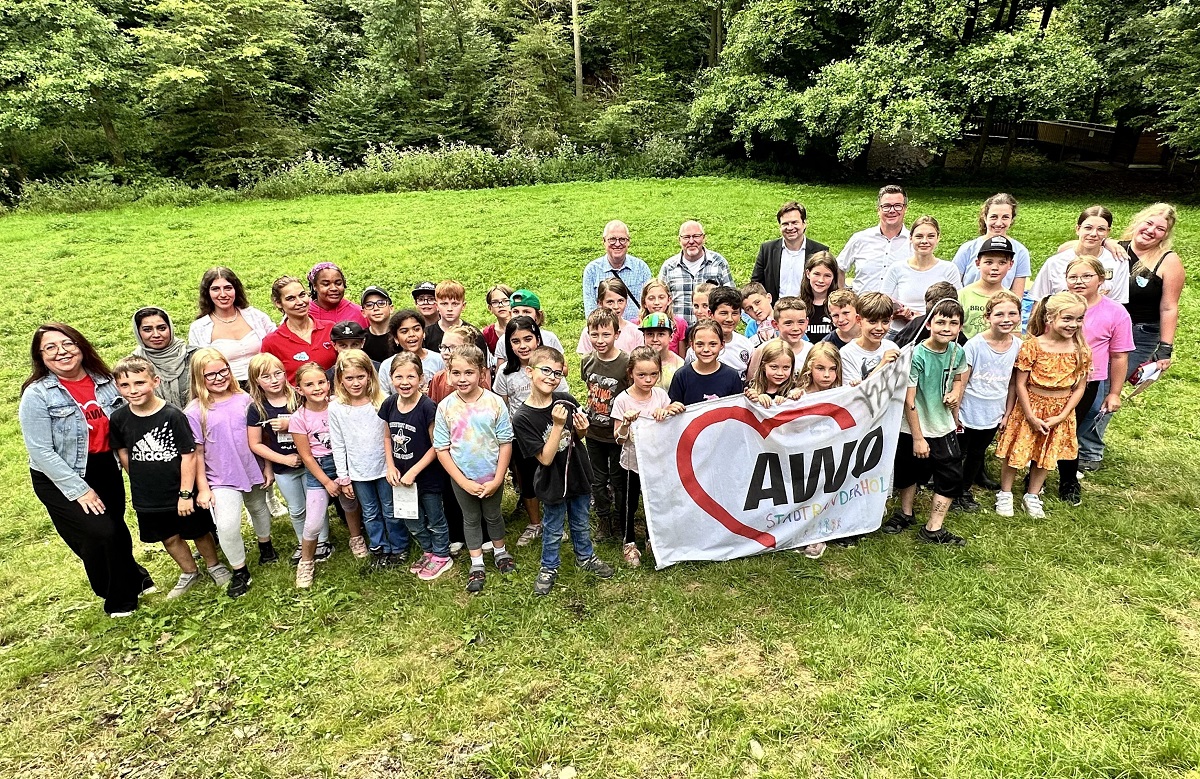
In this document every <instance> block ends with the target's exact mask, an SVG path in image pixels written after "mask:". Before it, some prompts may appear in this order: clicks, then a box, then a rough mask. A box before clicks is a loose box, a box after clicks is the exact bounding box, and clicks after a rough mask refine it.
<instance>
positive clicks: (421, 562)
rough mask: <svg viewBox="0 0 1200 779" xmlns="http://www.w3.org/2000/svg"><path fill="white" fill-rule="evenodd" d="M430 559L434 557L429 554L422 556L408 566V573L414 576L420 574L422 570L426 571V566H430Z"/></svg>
mask: <svg viewBox="0 0 1200 779" xmlns="http://www.w3.org/2000/svg"><path fill="white" fill-rule="evenodd" d="M430 557H433V555H432V554H431V553H429V552H425V553H424V554H422V555H421V556H420V557H418V558H417V559H416V560H415V561H414V562H413V564H412V565H410V566H408V572H409V573H414V574H416V573H420V572H421V571H422V570H424V568H425V566H427V565H429V558H430Z"/></svg>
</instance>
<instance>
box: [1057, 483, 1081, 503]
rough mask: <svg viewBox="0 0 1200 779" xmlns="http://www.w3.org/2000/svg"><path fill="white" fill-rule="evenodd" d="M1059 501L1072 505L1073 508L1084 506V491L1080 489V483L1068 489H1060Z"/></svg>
mask: <svg viewBox="0 0 1200 779" xmlns="http://www.w3.org/2000/svg"><path fill="white" fill-rule="evenodd" d="M1058 499H1059V500H1061V501H1062V502H1063V503H1070V504H1071V505H1072V506H1082V505H1083V490H1082V489H1080V487H1079V482H1076V483H1075V484H1072V485H1070V486H1068V487H1059V488H1058Z"/></svg>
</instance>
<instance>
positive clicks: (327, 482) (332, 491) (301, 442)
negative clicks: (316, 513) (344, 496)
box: [292, 435, 341, 498]
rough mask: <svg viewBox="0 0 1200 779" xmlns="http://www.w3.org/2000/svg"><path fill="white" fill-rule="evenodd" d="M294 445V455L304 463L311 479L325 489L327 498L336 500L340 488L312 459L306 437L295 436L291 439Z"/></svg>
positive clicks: (310, 447)
mask: <svg viewBox="0 0 1200 779" xmlns="http://www.w3.org/2000/svg"><path fill="white" fill-rule="evenodd" d="M292 441H293V442H295V444H296V454H298V455H299V456H300V462H302V463H304V467H305V468H307V469H308V472H309V473H311V474H312V475H313V478H314V479H316V480H317V482H318V483H319V484H320V485H321V486H322V487H324V488H325V491H326V492H328V493H329V497H331V498H336V497H337V496H338V493H339V492H341V488H340V487H338V485H337V482H335V481H334V480H333V479H331V478H329V477H328V476H326V475H325V471H324V470H322V469H321V466H320V465H319V464H318V463H317V458H316V457H313V453H312V445H311V444H310V443H309V440H308V436H307V435H297V436H296V437H295V438H293V439H292Z"/></svg>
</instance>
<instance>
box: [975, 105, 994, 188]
mask: <svg viewBox="0 0 1200 779" xmlns="http://www.w3.org/2000/svg"><path fill="white" fill-rule="evenodd" d="M995 116H996V98H992V99H991V101H989V102H988V107H987V111H986V112H985V113H984V115H983V127H981V128H980V129H979V143H978V144H977V145H976V146H975V156H974V157H972V158H971V170H972V171H976V170H979V169H980V168H981V167H982V166H983V152H984V150H985V149H987V144H988V138H989V137H990V136H991V134H992V121H993V119H994V118H995Z"/></svg>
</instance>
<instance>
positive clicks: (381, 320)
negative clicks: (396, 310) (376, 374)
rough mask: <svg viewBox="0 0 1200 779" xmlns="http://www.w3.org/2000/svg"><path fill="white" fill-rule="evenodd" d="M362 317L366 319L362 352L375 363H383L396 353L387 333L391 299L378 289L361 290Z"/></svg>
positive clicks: (390, 314) (390, 313)
mask: <svg viewBox="0 0 1200 779" xmlns="http://www.w3.org/2000/svg"><path fill="white" fill-rule="evenodd" d="M359 302H360V305H362V310H363V315H364V316H365V317H366V318H367V332H366V334H365V336H364V337H365V338H366V341H365V342H364V344H363V351H364V352H366V353H367V356H368V357H370V358H371V359H372V360H374V361H375V362H377V363H379V362H383V361H384V360H386V359H387V358H389V357H391V356H392V355H393V354H395V353H396V344H395V342H394V341H393V340H392V336H391V333H389V332H388V320H389V319H391V317H392V297H391V295H389V294H388V293H387V292H386V291H384V290H383V289H382V288H380V287H367V288H366V289H364V290H363V293H362V299H361V300H360V301H359Z"/></svg>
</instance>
